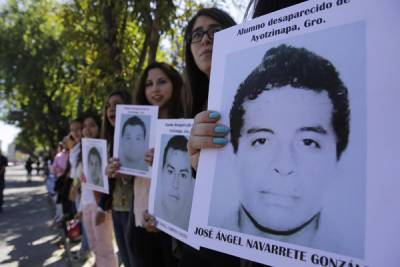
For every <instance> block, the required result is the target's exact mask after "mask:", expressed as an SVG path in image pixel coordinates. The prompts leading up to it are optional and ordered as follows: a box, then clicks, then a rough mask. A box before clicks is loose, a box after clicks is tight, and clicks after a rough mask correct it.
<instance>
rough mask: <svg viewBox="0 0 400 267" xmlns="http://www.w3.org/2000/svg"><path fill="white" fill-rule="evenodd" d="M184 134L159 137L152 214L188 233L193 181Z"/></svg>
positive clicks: (186, 140)
mask: <svg viewBox="0 0 400 267" xmlns="http://www.w3.org/2000/svg"><path fill="white" fill-rule="evenodd" d="M187 142H188V138H187V137H186V136H184V135H174V136H171V135H163V136H162V147H163V150H161V154H160V160H161V162H160V166H159V168H160V170H159V178H158V180H157V183H158V186H157V196H156V207H155V215H156V216H158V217H160V218H162V219H164V220H165V221H167V222H169V223H171V224H173V225H176V226H178V227H179V228H181V229H184V230H185V231H187V230H188V226H189V218H190V210H191V207H192V198H193V190H194V184H195V179H194V177H193V173H192V168H191V165H190V160H189V156H188V151H187Z"/></svg>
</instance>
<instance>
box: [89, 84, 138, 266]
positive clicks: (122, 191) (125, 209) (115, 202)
mask: <svg viewBox="0 0 400 267" xmlns="http://www.w3.org/2000/svg"><path fill="white" fill-rule="evenodd" d="M131 103H132V98H131V96H130V94H129V93H128V92H126V91H124V90H117V91H114V92H112V93H111V94H110V95H109V96H108V97H107V98H106V101H105V104H104V108H103V118H102V129H101V131H102V133H101V138H102V139H106V140H107V144H108V153H107V154H108V157H109V158H110V160H109V164H108V165H107V167H106V174H107V176H108V178H109V181H110V195H107V194H101V198H100V202H99V206H98V211H97V214H96V224H100V223H101V222H103V221H104V220H105V219H106V214H107V210H110V209H111V210H112V219H113V224H114V233H115V239H116V241H117V246H118V249H119V253H120V257H121V261H122V263H123V264H124V265H125V266H136V265H135V264H137V263H136V260H137V259H136V257H135V256H134V255H133V249H132V247H131V243H130V242H131V241H130V240H129V238H128V228H129V224H128V220H129V211H130V210H131V208H132V207H131V204H132V197H133V190H132V187H133V178H132V176H129V175H124V174H120V173H116V172H111V171H110V170H109V169H110V166H112V165H113V162H114V161H115V159H113V158H111V155H112V151H113V146H114V130H115V115H116V106H117V105H118V104H124V105H128V104H131Z"/></svg>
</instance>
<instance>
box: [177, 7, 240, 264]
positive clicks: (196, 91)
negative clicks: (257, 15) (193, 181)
mask: <svg viewBox="0 0 400 267" xmlns="http://www.w3.org/2000/svg"><path fill="white" fill-rule="evenodd" d="M234 25H236V23H235V21H234V20H233V19H232V18H231V16H229V15H228V14H227V13H226V12H224V11H222V10H220V9H217V8H205V9H201V10H199V11H198V12H197V13H196V15H195V16H194V17H193V18H192V19H191V20H190V21H189V24H188V26H187V28H186V33H185V41H186V45H185V60H186V68H185V70H186V74H187V77H188V80H189V85H190V89H191V91H192V96H193V103H192V104H193V106H192V112H191V115H192V116H196V114H198V115H197V116H196V117H195V121H194V123H197V127H196V128H195V127H194V128H193V129H192V132H191V137H190V138H191V140H189V146H188V148H189V155H190V156H191V163H192V166H193V167H194V169H196V168H197V162H198V159H199V158H198V157H199V154H200V153H199V152H200V148H202V147H201V146H198V144H201V145H202V146H203V147H206V146H207V147H212V148H219V147H222V146H224V145H225V144H226V140H225V138H224V136H225V135H226V134H227V133H228V131H229V129H228V128H227V127H225V126H223V125H217V124H216V123H215V122H216V121H217V120H218V119H219V114H218V113H217V112H212V111H204V110H205V109H206V108H207V102H208V87H209V83H210V74H211V56H212V49H213V41H214V34H215V33H216V32H218V31H220V30H223V29H225V28H229V27H231V26H234ZM202 111H203V112H202ZM198 122H202V124H201V125H199V124H198ZM209 123H212V124H213V125H212V127H211V128H210V127H208V126H209ZM204 126H205V128H204ZM207 127H208V129H207ZM202 128H203V129H207V130H208V131H207V132H203V131H202ZM203 142H204V144H203ZM239 264H240V259H239V258H236V257H232V256H229V255H227V254H223V253H219V252H215V251H211V250H208V249H203V248H201V249H200V251H197V250H195V249H193V248H191V247H189V246H186V245H184V247H183V255H182V262H181V266H239Z"/></svg>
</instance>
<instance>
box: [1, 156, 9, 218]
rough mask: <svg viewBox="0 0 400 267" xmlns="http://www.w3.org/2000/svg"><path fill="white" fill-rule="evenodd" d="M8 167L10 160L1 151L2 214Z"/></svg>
mask: <svg viewBox="0 0 400 267" xmlns="http://www.w3.org/2000/svg"><path fill="white" fill-rule="evenodd" d="M7 166H8V159H7V158H6V157H5V156H4V155H3V152H2V151H1V149H0V213H2V212H3V198H4V195H3V191H4V188H5V187H6V181H5V175H6V167H7Z"/></svg>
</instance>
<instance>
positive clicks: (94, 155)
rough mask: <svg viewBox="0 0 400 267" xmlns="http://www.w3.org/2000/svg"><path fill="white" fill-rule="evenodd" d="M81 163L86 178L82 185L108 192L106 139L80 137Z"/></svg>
mask: <svg viewBox="0 0 400 267" xmlns="http://www.w3.org/2000/svg"><path fill="white" fill-rule="evenodd" d="M82 163H83V173H84V176H85V180H86V182H85V183H82V186H85V187H87V188H89V189H91V190H95V191H99V192H103V193H108V178H107V175H106V165H107V142H106V140H104V139H92V138H82Z"/></svg>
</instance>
